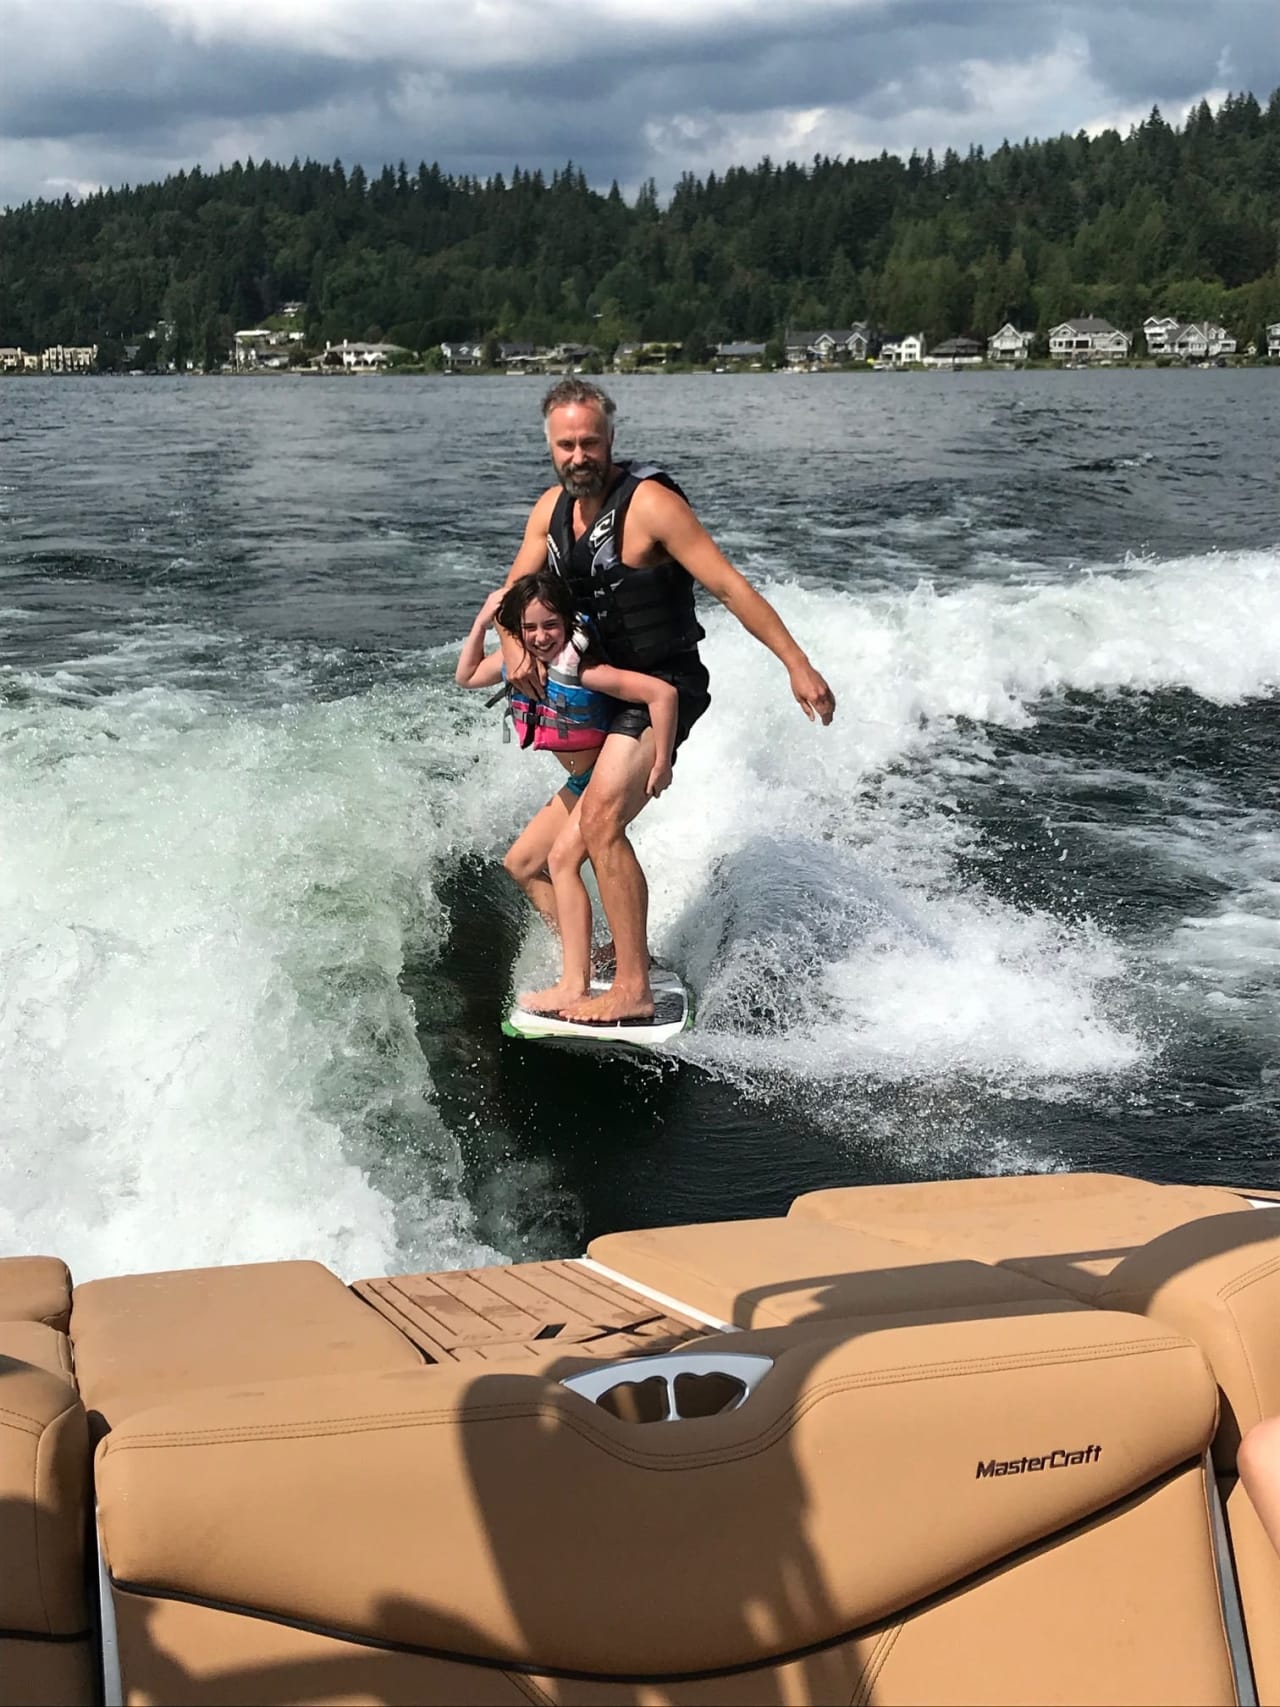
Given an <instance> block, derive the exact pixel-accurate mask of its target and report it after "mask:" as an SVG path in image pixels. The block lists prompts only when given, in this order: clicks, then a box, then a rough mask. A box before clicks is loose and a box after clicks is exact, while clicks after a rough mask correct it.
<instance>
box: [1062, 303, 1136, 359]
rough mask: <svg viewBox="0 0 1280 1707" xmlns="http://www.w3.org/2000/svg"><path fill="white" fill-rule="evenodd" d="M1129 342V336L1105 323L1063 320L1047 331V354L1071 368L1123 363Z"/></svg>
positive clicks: (1089, 319)
mask: <svg viewBox="0 0 1280 1707" xmlns="http://www.w3.org/2000/svg"><path fill="white" fill-rule="evenodd" d="M1131 342H1132V340H1131V339H1130V337H1129V334H1128V333H1127V332H1120V331H1118V330H1117V329H1116V328H1115V327H1114V326H1113V325H1112V324H1111V322H1110V321H1109V320H1098V319H1095V318H1093V317H1092V316H1089V315H1085V316H1082V317H1081V318H1080V319H1078V320H1064V321H1063V322H1062V324H1061V325H1060V326H1054V327H1052V328H1051V329H1050V332H1049V354H1050V355H1051V356H1052V357H1053V359H1054V360H1055V361H1059V362H1068V363H1070V364H1071V366H1073V367H1075V366H1079V365H1081V364H1084V363H1091V362H1117V361H1124V360H1126V359H1127V357H1128V354H1129V346H1130V343H1131Z"/></svg>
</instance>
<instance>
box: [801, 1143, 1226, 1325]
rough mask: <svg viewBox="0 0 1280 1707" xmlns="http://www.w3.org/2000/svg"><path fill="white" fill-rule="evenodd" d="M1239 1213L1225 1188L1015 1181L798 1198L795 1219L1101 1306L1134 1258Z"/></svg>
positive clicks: (1099, 1178) (1049, 1177)
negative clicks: (1173, 1235) (991, 1269)
mask: <svg viewBox="0 0 1280 1707" xmlns="http://www.w3.org/2000/svg"><path fill="white" fill-rule="evenodd" d="M1233 1211H1238V1212H1243V1213H1246V1214H1247V1213H1248V1212H1249V1206H1248V1204H1247V1203H1246V1202H1245V1201H1244V1199H1243V1198H1242V1197H1240V1196H1239V1195H1238V1194H1236V1193H1234V1192H1231V1191H1227V1190H1225V1189H1223V1188H1221V1187H1219V1186H1187V1185H1153V1184H1151V1182H1150V1181H1148V1180H1141V1179H1133V1178H1130V1177H1129V1176H1127V1175H1124V1174H1098V1173H1079V1174H1024V1175H1013V1174H1008V1175H996V1176H994V1177H991V1178H983V1179H955V1180H934V1181H929V1182H927V1183H921V1184H911V1185H884V1186H848V1187H839V1188H835V1189H832V1190H829V1191H813V1192H808V1193H806V1194H805V1195H804V1196H803V1197H798V1198H796V1200H795V1202H794V1203H793V1204H792V1205H791V1208H790V1211H789V1212H788V1218H789V1219H791V1218H794V1219H797V1220H801V1221H805V1222H812V1221H821V1222H826V1223H829V1224H833V1225H835V1226H839V1227H847V1228H850V1229H851V1230H855V1231H858V1232H864V1233H873V1234H875V1235H877V1236H878V1237H880V1238H884V1239H897V1240H899V1241H901V1242H902V1243H903V1244H908V1245H914V1246H916V1247H918V1248H919V1249H920V1250H923V1251H945V1252H946V1253H947V1254H948V1255H951V1256H959V1257H968V1258H971V1259H974V1260H976V1261H978V1262H986V1263H996V1264H999V1265H1000V1266H1001V1267H1003V1268H1011V1269H1016V1270H1017V1271H1018V1272H1019V1273H1022V1274H1026V1275H1029V1276H1031V1277H1032V1278H1033V1279H1036V1280H1042V1281H1045V1282H1046V1283H1047V1284H1049V1285H1051V1286H1056V1287H1059V1288H1061V1289H1062V1290H1063V1291H1065V1292H1069V1293H1071V1294H1072V1296H1074V1297H1077V1298H1081V1299H1084V1300H1092V1298H1093V1296H1094V1294H1095V1293H1096V1291H1097V1289H1098V1287H1099V1286H1100V1285H1101V1284H1102V1282H1103V1281H1104V1280H1105V1279H1106V1277H1107V1275H1109V1274H1110V1273H1111V1271H1112V1269H1114V1268H1115V1267H1116V1265H1117V1264H1118V1263H1120V1262H1122V1261H1123V1260H1124V1258H1125V1257H1126V1256H1127V1255H1128V1253H1129V1252H1130V1251H1132V1250H1135V1249H1137V1248H1138V1247H1139V1246H1142V1245H1145V1244H1147V1243H1148V1242H1149V1241H1150V1240H1152V1239H1154V1238H1158V1237H1159V1236H1160V1235H1161V1234H1162V1233H1167V1232H1168V1231H1169V1230H1170V1229H1171V1228H1174V1227H1178V1226H1181V1225H1182V1224H1183V1223H1185V1222H1188V1221H1193V1220H1198V1219H1202V1218H1204V1217H1205V1216H1209V1215H1222V1214H1227V1213H1231V1212H1233Z"/></svg>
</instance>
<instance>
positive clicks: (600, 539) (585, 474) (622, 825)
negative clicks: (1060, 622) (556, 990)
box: [502, 379, 835, 1021]
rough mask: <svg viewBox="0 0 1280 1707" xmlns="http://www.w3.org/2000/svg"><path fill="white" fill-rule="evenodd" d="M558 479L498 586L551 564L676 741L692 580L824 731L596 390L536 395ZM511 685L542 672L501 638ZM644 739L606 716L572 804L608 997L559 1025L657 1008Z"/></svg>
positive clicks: (802, 659) (789, 645) (677, 499)
mask: <svg viewBox="0 0 1280 1707" xmlns="http://www.w3.org/2000/svg"><path fill="white" fill-rule="evenodd" d="M542 415H543V420H544V423H545V427H546V434H547V443H548V444H549V445H550V447H551V460H552V463H553V465H554V467H555V471H556V479H557V482H558V484H557V485H555V486H552V487H551V488H550V489H549V490H548V491H546V492H544V493H543V494H542V496H541V498H539V499H538V502H537V503H536V504H535V505H534V507H533V510H532V511H531V513H530V516H529V520H528V523H527V524H526V526H525V531H524V539H523V541H522V543H521V546H520V549H519V551H518V552H517V553H516V558H515V562H514V563H513V564H512V566H511V573H510V574H509V575H508V576H507V582H506V584H507V586H510V585H511V583H512V582H513V581H515V580H518V579H519V578H520V577H521V576H522V575H529V574H532V573H533V572H534V571H535V570H538V569H541V568H543V567H544V565H546V564H547V563H550V564H551V565H552V566H553V567H555V568H557V569H558V570H559V571H560V573H561V574H562V575H563V576H564V577H565V579H566V580H567V581H568V583H569V587H570V590H571V592H572V594H573V598H574V602H575V604H576V605H577V607H578V609H579V610H581V611H582V612H583V613H584V614H585V615H586V616H587V617H588V618H589V619H590V620H591V624H592V627H593V629H594V632H595V635H596V638H597V640H598V641H599V643H600V646H601V649H602V651H603V652H604V655H605V657H606V659H607V660H608V662H609V663H610V664H612V665H613V666H614V667H615V668H617V669H624V670H642V671H644V672H645V673H647V674H649V675H654V676H659V677H661V678H662V679H663V680H664V681H668V682H671V683H672V685H673V686H674V687H675V689H676V691H677V694H678V695H679V711H678V720H677V729H676V746H677V747H678V746H679V745H680V743H681V741H683V740H684V738H685V736H686V735H687V734H688V733H689V730H690V729H691V728H692V726H693V724H694V723H695V722H696V721H697V719H698V718H699V717H701V715H702V713H703V712H704V711H705V710H706V709H707V706H708V705H709V704H710V703H711V696H710V694H709V693H708V691H707V672H706V668H705V666H704V665H703V663H702V660H701V658H700V657H699V656H698V642H699V640H701V639H702V638H703V631H702V629H701V628H700V627H699V625H698V621H697V618H696V616H695V614H694V607H693V591H694V589H693V583H694V582H695V581H696V582H697V583H698V584H699V585H700V586H703V587H705V588H706V589H707V591H708V592H709V593H713V594H714V595H715V597H716V598H717V599H719V600H720V603H721V604H722V605H724V606H725V608H726V609H727V610H729V611H731V612H732V614H733V615H734V616H735V617H737V619H738V621H739V622H740V623H741V624H742V626H743V627H744V628H745V629H746V630H747V632H748V633H749V634H751V635H753V636H754V637H755V638H756V639H757V640H758V641H760V643H761V644H762V645H763V646H767V647H768V649H769V651H770V652H772V653H773V655H774V657H775V658H777V659H778V661H779V662H780V663H781V664H782V666H783V668H784V669H785V670H786V672H787V675H788V676H789V678H790V681H791V691H792V693H793V695H794V696H795V698H796V700H797V702H798V703H799V705H800V707H801V709H802V710H803V711H804V714H805V716H806V717H808V718H809V719H810V720H812V719H814V718H815V717H816V718H817V719H819V721H821V722H822V723H824V724H825V723H830V721H831V718H832V715H833V713H834V711H835V696H834V695H833V694H832V692H831V689H830V688H829V687H828V686H827V684H826V682H825V681H824V680H823V678H822V677H821V676H820V675H819V674H818V672H817V671H816V670H815V669H814V667H813V665H812V664H811V663H810V662H809V660H808V658H807V657H806V656H805V654H804V653H803V651H801V649H800V647H799V646H798V645H797V643H796V641H795V640H794V639H793V638H792V636H791V635H790V634H789V633H788V631H787V628H786V626H785V624H784V623H783V621H782V619H781V617H779V615H778V613H777V612H776V611H775V610H774V608H773V606H772V605H771V604H769V602H768V600H767V599H764V598H762V597H761V596H760V594H759V593H757V592H756V590H755V589H754V588H753V587H752V586H751V584H750V582H749V581H747V580H746V578H745V577H744V576H743V575H741V574H740V573H739V572H738V570H736V569H735V568H734V567H733V565H732V564H731V563H730V562H729V560H728V558H726V557H725V556H724V554H723V553H722V552H721V550H720V549H719V547H718V546H717V545H716V543H715V541H714V540H713V539H712V538H711V536H710V534H708V533H707V531H706V529H705V528H704V527H703V526H702V524H701V523H700V522H699V521H698V519H697V517H696V516H695V515H694V513H693V511H692V510H691V509H690V508H689V505H688V504H687V503H686V501H685V499H684V495H683V494H682V493H681V491H680V489H679V488H678V487H677V486H676V484H675V482H674V481H673V480H671V478H670V477H669V476H668V475H666V474H664V473H663V472H662V471H661V470H660V469H656V468H652V467H642V466H641V465H639V464H637V463H625V462H624V463H615V462H614V460H613V417H614V403H613V400H612V398H610V397H608V396H607V395H606V394H605V392H603V391H602V390H601V389H600V388H599V386H595V385H591V384H589V383H588V382H587V381H585V380H580V379H565V380H561V381H560V383H559V384H558V385H554V386H552V388H551V390H550V391H549V392H548V393H547V395H546V396H545V397H544V398H543V400H542ZM502 650H503V656H504V659H505V662H506V667H507V678H508V680H509V681H511V682H512V683H513V684H514V685H515V686H517V687H519V688H521V689H522V691H524V692H527V693H533V694H540V693H541V687H542V682H541V679H540V676H541V672H540V669H539V667H538V666H537V665H536V663H535V662H534V660H532V659H531V658H529V657H528V656H527V655H526V654H525V652H524V648H523V647H522V646H521V644H520V641H519V639H518V637H517V636H515V635H509V634H505V633H504V634H503V635H502ZM652 766H653V732H652V730H651V729H650V728H649V714H648V712H647V711H646V710H645V709H644V707H642V706H631V705H628V706H624V707H622V708H621V710H620V711H619V713H618V715H617V717H615V718H614V720H613V722H612V724H611V726H610V732H609V736H608V738H607V740H606V741H605V744H604V746H603V747H602V748H601V751H600V757H599V758H598V759H597V760H596V764H595V769H594V771H593V772H592V776H591V781H590V783H589V784H588V786H587V789H586V792H585V793H584V794H583V796H582V802H581V805H580V806H579V808H578V812H579V815H580V824H581V829H582V836H583V840H584V842H585V843H586V848H587V853H588V856H589V857H590V860H591V864H592V867H593V869H594V871H595V874H596V882H597V884H598V885H599V889H600V900H601V902H602V903H603V905H604V910H605V916H606V917H607V919H608V921H609V928H610V930H611V931H612V933H613V947H614V955H615V970H614V976H613V983H612V986H611V988H610V989H609V990H608V991H606V992H605V993H604V994H602V995H598V996H587V997H584V998H583V1000H581V1001H579V1002H576V1003H574V1004H572V1005H571V1006H569V1007H566V1008H565V1009H563V1013H564V1017H565V1018H566V1019H575V1020H595V1021H616V1020H624V1019H636V1018H647V1017H648V1016H649V1015H650V1014H652V1013H653V993H652V991H651V989H650V987H649V948H648V910H649V891H648V886H647V884H646V882H645V877H644V873H643V871H642V870H641V869H640V863H639V861H638V860H637V859H636V856H635V853H634V851H633V849H632V847H631V843H630V842H629V840H628V839H627V833H626V832H627V826H628V824H630V822H631V820H632V819H633V818H634V817H635V816H636V814H637V813H638V812H639V811H640V810H641V808H642V807H643V806H644V804H645V800H646V795H645V782H646V780H647V778H648V776H649V772H650V770H651V769H652Z"/></svg>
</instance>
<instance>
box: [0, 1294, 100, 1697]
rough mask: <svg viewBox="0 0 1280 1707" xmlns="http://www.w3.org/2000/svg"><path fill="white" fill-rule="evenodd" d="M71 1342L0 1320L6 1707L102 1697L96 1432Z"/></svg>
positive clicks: (1, 1630) (0, 1599)
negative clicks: (94, 1597) (94, 1621)
mask: <svg viewBox="0 0 1280 1707" xmlns="http://www.w3.org/2000/svg"><path fill="white" fill-rule="evenodd" d="M70 1368H71V1358H70V1353H69V1350H68V1348H67V1344H66V1339H65V1336H63V1335H62V1334H59V1333H57V1332H56V1331H55V1330H54V1329H53V1328H49V1327H46V1326H45V1325H44V1323H43V1322H37V1321H18V1322H0V1562H2V1564H0V1707H16V1704H18V1703H25V1704H28V1707H42V1704H44V1703H50V1704H52V1703H61V1704H63V1707H79V1704H80V1703H88V1702H91V1701H93V1700H94V1699H95V1662H94V1660H93V1652H92V1647H91V1643H90V1636H89V1630H90V1618H89V1607H88V1597H87V1593H86V1571H85V1557H84V1538H85V1535H86V1534H87V1532H88V1527H89V1516H90V1510H91V1494H90V1476H89V1433H88V1427H87V1424H86V1421H85V1414H84V1406H83V1405H82V1404H81V1403H80V1400H79V1399H78V1397H77V1396H76V1390H75V1384H74V1382H73V1380H72V1378H71V1374H70Z"/></svg>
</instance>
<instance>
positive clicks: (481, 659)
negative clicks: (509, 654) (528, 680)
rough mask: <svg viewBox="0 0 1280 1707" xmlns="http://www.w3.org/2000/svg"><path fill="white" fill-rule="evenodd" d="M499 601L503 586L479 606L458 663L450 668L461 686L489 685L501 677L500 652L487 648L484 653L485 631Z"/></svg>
mask: <svg viewBox="0 0 1280 1707" xmlns="http://www.w3.org/2000/svg"><path fill="white" fill-rule="evenodd" d="M501 603H502V588H501V587H499V588H498V590H497V592H496V593H490V594H489V597H488V598H487V599H486V600H485V601H484V603H483V604H482V605H481V606H480V610H479V612H478V614H477V616H476V620H475V621H474V622H473V623H472V624H471V632H470V634H468V635H467V638H466V639H465V640H464V641H463V642H462V651H461V652H460V653H459V654H458V667H457V669H456V670H455V671H454V672H453V679H454V681H455V682H457V684H458V686H459V687H460V688H491V687H492V686H493V684H494V683H495V682H500V681H501V680H502V653H501V652H490V653H489V655H488V657H486V656H485V650H484V637H485V634H486V632H487V630H488V628H489V625H490V624H491V623H492V621H493V616H494V612H495V611H496V610H497V608H498V606H499V605H500V604H501Z"/></svg>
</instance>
